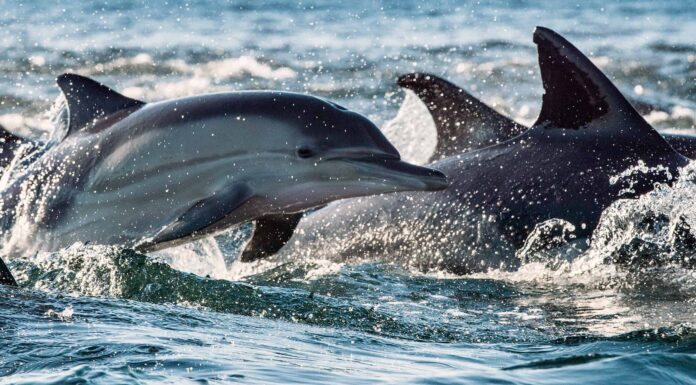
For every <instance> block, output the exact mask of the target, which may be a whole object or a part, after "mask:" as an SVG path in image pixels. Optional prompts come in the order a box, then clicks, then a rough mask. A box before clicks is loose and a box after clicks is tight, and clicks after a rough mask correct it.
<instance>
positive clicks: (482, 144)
mask: <svg viewBox="0 0 696 385" xmlns="http://www.w3.org/2000/svg"><path fill="white" fill-rule="evenodd" d="M534 42H535V43H536V45H537V48H538V55H539V66H540V70H541V78H542V82H543V87H544V96H543V100H542V107H541V112H540V114H539V117H538V119H537V121H536V123H535V124H534V125H533V126H532V127H531V128H529V129H525V128H524V127H522V126H520V125H517V124H516V123H514V122H512V123H511V124H510V125H509V126H506V127H504V129H503V130H501V129H499V128H498V127H497V126H495V125H496V124H498V123H497V117H496V116H495V113H490V112H486V113H484V114H482V115H481V124H482V125H483V124H488V127H490V128H491V131H492V132H506V133H507V134H509V135H510V136H513V137H512V138H511V139H508V140H506V141H503V142H502V143H497V144H496V143H491V142H487V140H488V139H485V138H484V139H483V140H479V142H478V143H479V144H478V145H477V147H478V148H479V149H477V150H473V151H469V152H463V153H458V154H456V155H450V156H448V157H445V158H444V159H442V160H439V161H437V162H435V163H431V164H430V166H431V167H433V168H436V169H438V170H440V171H442V172H444V173H445V174H446V175H447V177H448V179H449V180H450V186H449V187H448V188H447V189H445V190H443V191H440V192H435V193H430V194H424V193H418V192H410V193H399V194H393V195H389V196H377V197H365V198H356V199H349V200H344V201H341V202H337V203H333V204H331V205H329V206H328V207H326V208H324V209H320V210H318V211H315V212H313V213H311V214H309V215H306V216H305V218H303V219H302V220H301V221H299V225H298V227H297V229H296V231H295V233H294V234H295V235H294V236H293V238H291V239H290V242H289V243H288V244H287V245H286V246H285V250H281V252H283V253H284V254H289V255H291V256H292V255H295V254H296V252H299V253H300V254H302V250H306V249H308V248H310V247H311V246H312V245H313V244H314V245H316V244H321V245H325V246H324V247H319V250H318V251H314V252H313V254H317V253H321V252H322V251H326V250H328V253H331V254H336V255H338V256H339V257H349V256H356V255H357V256H360V255H362V254H364V252H365V251H366V250H367V251H369V252H370V253H371V254H372V255H374V253H379V255H374V256H375V257H380V256H381V257H385V258H394V256H397V258H401V259H411V258H414V259H416V260H415V261H414V262H415V263H416V264H417V266H418V267H421V268H425V269H427V268H445V269H448V270H450V271H453V272H456V273H468V272H475V271H483V270H486V269H488V268H491V267H505V268H514V267H515V266H516V265H517V264H518V263H519V261H517V260H516V259H515V258H514V253H512V252H509V251H510V250H508V252H502V253H501V252H499V250H496V249H495V247H493V246H490V247H491V248H492V249H493V250H490V252H488V251H487V250H486V248H487V247H489V245H490V244H494V243H496V240H495V239H491V237H492V236H498V237H500V236H502V239H505V240H507V241H508V243H509V244H510V245H511V246H512V247H514V248H519V247H521V246H522V245H523V243H524V241H525V240H526V239H527V236H528V235H529V234H530V232H531V231H532V230H533V229H534V227H535V225H537V224H539V223H540V222H543V221H546V220H549V219H553V218H559V219H562V220H565V221H567V222H569V223H570V224H572V225H573V226H574V227H575V234H576V236H577V237H579V238H586V237H588V236H589V235H590V234H591V233H592V231H593V229H594V228H595V226H596V225H597V223H598V221H599V217H600V215H601V213H602V211H603V210H604V209H605V208H607V207H608V206H609V205H610V204H611V203H613V202H614V201H616V200H617V199H621V198H629V199H630V198H634V197H637V196H639V195H642V194H644V193H646V192H648V191H650V190H652V189H653V188H654V185H655V184H657V183H670V182H671V181H673V180H674V178H676V177H678V174H679V169H680V167H683V166H685V165H686V164H687V163H688V160H687V159H686V158H685V157H684V156H682V155H680V154H679V153H677V152H675V151H674V150H673V149H672V147H670V145H669V144H668V143H667V142H666V141H665V139H663V138H662V137H661V136H660V134H659V133H658V132H657V131H656V130H655V129H654V128H653V127H651V126H650V125H649V124H648V123H647V122H646V121H645V120H644V119H643V118H642V117H641V116H640V114H638V113H637V112H636V110H635V109H634V108H633V107H632V106H631V104H630V103H629V102H628V101H627V100H626V99H625V98H624V96H623V95H622V94H621V93H620V92H619V90H618V89H617V88H616V87H615V86H614V85H613V84H612V82H611V81H610V80H609V79H608V78H607V77H606V76H605V75H604V74H603V73H602V72H601V71H600V70H599V69H598V68H597V67H596V66H595V65H594V64H592V62H591V61H590V60H589V59H588V58H587V57H585V56H584V55H583V54H582V53H581V52H580V51H579V50H578V49H577V48H575V47H574V46H573V45H572V44H571V43H570V42H568V41H567V40H565V39H564V38H563V37H561V36H560V35H558V34H556V33H555V32H553V31H551V30H549V29H546V28H543V27H537V29H536V30H535V32H534ZM476 107H477V108H479V109H480V107H481V106H476ZM464 144H466V143H464ZM441 151H442V152H447V151H452V148H449V149H447V148H443V149H441ZM489 225H490V226H489ZM491 228H492V229H493V230H495V232H494V233H493V234H490V233H487V232H488V231H489V230H491ZM371 229H376V231H371ZM476 240H483V243H482V244H480V246H481V247H474V246H473V245H472V243H474V242H476ZM291 245H292V246H291ZM294 245H299V247H300V248H301V250H299V251H298V250H294V249H293V247H294ZM245 251H246V252H249V253H250V254H251V251H250V250H245ZM398 256H400V257H398Z"/></svg>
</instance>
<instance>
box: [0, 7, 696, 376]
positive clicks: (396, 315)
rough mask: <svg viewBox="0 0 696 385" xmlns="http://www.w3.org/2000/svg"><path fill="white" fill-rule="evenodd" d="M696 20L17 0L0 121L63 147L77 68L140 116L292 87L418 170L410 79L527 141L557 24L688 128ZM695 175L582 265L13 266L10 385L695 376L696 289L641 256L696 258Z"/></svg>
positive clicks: (1, 17) (544, 252)
mask: <svg viewBox="0 0 696 385" xmlns="http://www.w3.org/2000/svg"><path fill="white" fill-rule="evenodd" d="M695 9H696V8H695V7H693V6H692V5H690V4H687V3H686V2H682V1H667V2H662V3H660V4H654V3H653V2H647V1H646V2H634V3H622V2H620V3H614V2H607V1H596V2H589V3H588V2H583V4H582V6H576V5H575V4H572V5H566V4H564V3H563V2H557V3H552V4H548V3H547V2H541V1H539V2H536V1H531V2H523V1H510V2H495V3H492V4H488V3H486V4H478V3H476V2H471V3H464V4H462V3H460V2H432V4H427V5H426V4H420V2H415V1H414V2H398V3H396V2H394V3H392V2H382V3H381V4H377V3H373V2H367V1H366V2H329V1H316V2H304V1H303V2H292V3H290V2H281V1H276V2H268V3H265V4H260V3H258V4H257V3H250V4H247V3H246V2H241V1H240V2H232V3H221V2H220V3H210V2H197V1H188V2H184V1H169V2H168V3H167V4H164V3H160V4H156V5H155V4H151V2H147V3H141V2H125V3H124V4H116V2H108V3H95V4H78V2H59V3H55V2H54V3H53V4H52V5H50V6H41V7H39V6H36V5H33V3H31V2H26V3H19V2H2V3H0V25H1V26H2V28H0V47H1V48H2V52H3V57H2V58H1V60H0V86H1V87H0V124H2V125H4V126H6V127H8V128H10V129H12V130H15V131H17V132H21V133H23V134H25V135H32V136H33V137H36V138H42V139H43V140H48V138H50V137H51V133H50V132H49V131H47V130H49V129H50V127H51V124H50V122H49V115H47V114H46V112H47V111H48V110H49V109H50V107H51V105H52V104H53V102H54V100H55V98H56V96H57V95H58V90H57V88H56V87H55V85H54V80H53V79H54V78H55V76H56V75H58V74H60V73H62V72H66V71H76V72H78V73H81V74H85V75H89V76H92V77H95V78H97V79H99V80H101V81H103V82H104V83H106V84H109V85H112V86H114V87H115V88H116V89H119V90H121V91H123V92H124V93H125V94H126V95H128V96H132V97H136V98H141V99H144V100H146V101H153V100H161V99H166V98H172V97H178V96H184V95H190V94H196V93H204V92H213V91H220V90H240V89H267V88H273V89H285V90H291V91H300V92H310V93H313V94H318V95H321V96H325V97H327V98H330V99H332V100H334V101H337V102H339V103H340V104H342V105H346V106H347V107H349V108H352V109H355V110H357V111H360V112H363V113H365V114H367V115H368V116H369V117H370V118H372V119H373V120H375V121H376V122H377V123H379V124H380V125H381V126H382V127H383V128H384V129H385V131H386V132H387V133H388V135H389V136H390V137H391V138H392V139H393V140H394V142H395V143H396V144H397V146H398V147H399V149H400V150H401V151H402V154H403V155H404V156H405V157H406V158H407V159H410V160H412V161H414V162H424V161H425V160H426V159H427V158H428V156H429V154H430V151H432V149H433V148H434V146H435V133H434V127H433V126H432V122H430V121H429V120H428V115H427V111H426V110H425V109H424V108H423V106H419V105H418V104H417V103H416V101H415V100H413V98H412V97H410V98H409V97H407V98H406V101H405V102H404V93H403V92H402V91H400V90H399V89H398V88H397V87H396V86H395V85H394V82H395V79H396V77H397V76H398V75H400V74H402V73H405V72H409V71H414V70H420V71H428V72H432V73H435V74H438V75H442V76H444V77H446V78H449V79H451V80H452V81H454V82H456V83H458V84H461V85H462V86H465V87H466V88H467V89H468V90H470V91H472V92H473V93H474V94H475V95H477V96H479V97H480V98H482V99H483V100H484V101H486V102H487V103H489V104H491V105H493V106H495V108H496V109H498V110H499V111H501V112H504V113H506V114H508V115H510V116H512V117H514V118H515V119H516V120H518V121H520V122H522V123H525V124H529V123H531V122H533V121H534V118H535V116H536V114H537V113H538V111H539V106H540V100H541V94H542V88H541V82H540V79H539V75H538V68H537V65H536V52H535V49H534V46H533V45H532V42H531V32H532V30H533V28H534V26H535V25H537V24H542V25H545V26H547V27H551V28H553V29H555V30H557V31H559V32H560V33H562V34H564V35H565V36H566V37H567V38H568V39H569V40H571V41H572V42H574V43H575V44H576V45H577V46H578V47H580V48H581V49H582V50H583V51H584V52H586V53H588V54H589V55H590V56H591V57H592V59H593V60H594V61H595V63H596V64H598V65H599V66H600V68H602V69H603V70H604V71H605V72H606V73H607V74H608V75H609V76H610V77H611V78H612V79H613V80H614V81H615V82H616V84H617V85H618V86H619V87H620V88H621V90H622V91H624V92H625V93H626V94H627V95H628V96H629V97H631V99H632V100H634V101H637V102H640V103H641V104H645V105H651V106H652V110H651V111H648V110H646V111H644V112H645V115H646V118H647V119H648V120H649V121H650V122H651V123H653V124H654V125H655V126H657V127H659V128H662V129H670V130H673V131H676V132H685V131H690V130H693V129H694V122H695V121H696V114H695V113H694V111H695V110H696V80H695V78H696V42H695V41H694V36H696V25H695V24H694V22H693V20H696V10H695ZM404 104H405V105H404ZM395 116H396V117H397V118H396V119H394V120H393V118H394V117H395ZM684 175H685V177H684V178H683V180H681V181H680V182H678V183H676V184H675V185H673V186H671V187H663V188H660V189H658V190H657V191H655V192H654V193H651V194H649V195H647V196H644V197H642V198H640V199H638V200H635V201H626V202H619V203H617V204H616V205H615V206H612V207H611V208H610V209H608V210H607V211H606V212H605V216H604V218H603V219H602V222H601V224H600V226H599V228H598V229H597V230H596V231H595V234H594V235H593V239H592V245H591V247H590V248H589V250H586V251H584V252H581V253H580V252H577V251H576V249H575V248H574V245H572V244H566V243H563V242H561V244H560V245H554V247H552V248H549V247H546V245H544V244H542V245H537V244H536V242H537V238H534V237H535V236H536V235H533V236H532V238H531V239H530V240H529V242H528V244H527V247H526V248H525V250H524V251H523V252H520V253H518V254H519V255H518V256H517V257H519V258H521V259H522V260H523V261H524V263H523V265H522V267H521V268H520V269H519V271H516V272H500V271H491V272H489V273H486V274H477V275H474V276H467V277H456V276H452V275H449V274H446V273H443V272H438V271H429V272H423V271H421V270H418V269H414V268H412V267H410V266H409V265H405V264H400V263H398V261H399V260H408V259H410V258H411V257H413V256H394V257H395V258H393V259H392V260H393V261H395V262H394V263H385V262H382V261H378V260H373V259H371V256H370V255H363V256H360V258H359V259H360V260H361V262H360V263H346V262H340V263H339V262H336V261H334V260H333V259H332V258H331V255H326V250H332V248H331V247H323V246H322V245H316V244H313V245H309V244H308V245H299V247H301V248H305V249H306V250H311V251H312V252H310V253H307V254H309V255H306V256H305V258H304V259H302V260H290V261H284V262H259V263H255V264H242V263H239V262H235V261H234V258H235V256H236V255H237V252H238V250H239V246H240V242H242V241H243V239H244V237H245V236H246V235H248V228H245V229H242V230H241V231H238V232H232V233H229V234H225V235H223V236H220V237H218V238H217V240H216V241H212V240H209V241H206V242H200V243H196V244H193V245H189V246H187V247H183V248H177V249H175V250H171V251H167V252H162V253H158V254H157V255H154V256H150V257H146V256H142V255H138V254H135V253H133V252H131V251H127V250H126V251H124V250H118V249H114V248H107V247H102V246H98V245H95V246H80V245H76V246H74V247H72V248H70V249H68V250H64V251H61V252H58V253H52V254H41V255H38V256H36V257H35V258H31V259H28V260H14V261H12V262H11V263H10V265H11V267H12V269H13V270H14V271H15V272H16V274H17V278H18V280H19V281H20V284H21V286H22V288H21V289H10V288H2V287H0V383H2V384H5V383H7V384H46V383H56V384H58V383H97V384H121V383H171V384H180V383H236V382H240V383H259V384H266V383H283V384H285V383H316V384H326V383H346V384H357V383H366V384H367V383H370V384H371V383H378V382H383V383H399V384H401V383H429V384H452V383H596V384H604V383H630V384H636V383H694V382H696V380H695V378H696V355H695V354H696V324H695V323H694V320H695V319H696V272H695V271H694V270H692V269H688V268H684V267H680V266H673V265H670V264H669V263H667V266H666V267H656V266H650V265H649V264H648V265H646V264H644V263H640V262H636V263H632V261H634V260H636V261H645V260H646V255H647V256H649V257H650V258H652V259H660V260H663V261H666V262H669V261H670V260H672V259H674V258H679V259H681V260H683V259H684V258H694V257H695V256H696V252H695V250H694V249H693V248H694V243H690V242H689V241H688V239H687V240H684V239H683V234H684V232H683V231H682V230H683V229H684V228H685V227H686V228H694V226H696V210H694V209H693V207H694V204H695V203H696V201H695V200H696V198H694V197H696V185H694V183H693V180H696V176H695V175H696V171H694V170H693V169H691V167H690V168H689V169H688V170H685V172H684ZM549 225H554V226H555V225H559V224H558V223H551V224H549ZM560 225H562V224H560ZM491 242H496V240H495V239H491ZM540 242H541V241H540ZM542 243H543V242H542ZM328 246H332V245H328ZM333 246H335V245H333ZM313 250H317V252H314V251H313ZM570 255H572V257H573V258H568V256H570ZM618 262H621V263H618Z"/></svg>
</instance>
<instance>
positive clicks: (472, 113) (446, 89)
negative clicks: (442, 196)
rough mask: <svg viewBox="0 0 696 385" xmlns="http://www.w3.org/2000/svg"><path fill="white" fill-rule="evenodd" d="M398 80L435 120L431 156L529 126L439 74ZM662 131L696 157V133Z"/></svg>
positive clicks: (498, 139) (468, 147) (464, 148)
mask: <svg viewBox="0 0 696 385" xmlns="http://www.w3.org/2000/svg"><path fill="white" fill-rule="evenodd" d="M397 84H398V85H399V86H401V87H403V88H407V89H410V90H412V91H413V92H415V94H416V95H417V96H418V97H419V98H420V100H421V101H422V102H423V103H424V104H425V105H426V107H428V110H429V111H430V114H431V116H432V118H433V121H434V122H435V126H436V128H437V136H438V143H437V147H436V149H435V151H434V152H433V155H432V157H431V160H438V159H442V158H445V157H448V156H451V155H456V154H458V153H460V152H464V151H470V150H475V149H478V148H483V147H486V146H490V145H493V144H497V143H500V142H504V141H506V140H508V139H511V138H513V137H515V136H517V135H519V134H520V133H522V132H523V131H525V130H527V129H528V128H529V127H525V126H523V125H521V124H520V123H517V122H515V121H514V120H512V119H511V118H509V117H507V116H504V115H502V114H500V113H499V112H497V111H495V110H494V109H493V108H491V107H490V106H488V105H486V104H485V103H483V102H482V101H480V100H479V99H477V98H476V97H474V96H473V95H471V94H470V93H468V92H467V91H466V90H464V89H463V88H461V87H459V86H457V85H455V84H452V83H450V82H449V81H447V80H445V79H442V78H440V77H438V76H436V75H433V74H428V73H409V74H406V75H402V76H400V77H399V79H398V80H397ZM661 134H662V136H663V137H664V138H665V140H666V141H667V143H669V144H670V145H671V146H672V148H674V149H675V150H676V151H677V152H678V153H680V154H682V155H684V156H686V157H688V158H690V159H694V158H696V136H694V135H686V134H672V133H661Z"/></svg>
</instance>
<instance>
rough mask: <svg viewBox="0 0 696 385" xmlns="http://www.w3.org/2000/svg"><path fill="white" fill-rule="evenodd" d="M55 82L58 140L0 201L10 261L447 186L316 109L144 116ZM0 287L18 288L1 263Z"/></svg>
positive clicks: (228, 99)
mask: <svg viewBox="0 0 696 385" xmlns="http://www.w3.org/2000/svg"><path fill="white" fill-rule="evenodd" d="M57 83H58V86H59V87H60V89H61V90H62V91H63V94H64V96H65V99H66V101H67V120H68V126H67V134H66V136H65V138H64V139H63V140H62V141H60V142H59V143H57V144H55V145H53V146H52V147H51V148H49V149H47V150H45V152H44V153H43V154H42V155H41V156H40V157H39V158H38V159H37V160H35V161H34V162H33V163H32V164H31V165H30V166H29V167H28V169H27V170H26V171H25V172H24V173H22V174H21V175H19V176H17V177H16V178H15V179H14V180H13V181H12V182H11V183H10V184H9V186H8V187H6V188H5V189H4V191H2V192H1V194H2V195H1V196H2V217H1V218H0V224H1V225H2V230H3V233H4V235H5V236H6V237H8V238H9V239H8V240H5V242H4V247H5V249H6V250H5V253H7V254H10V255H16V254H26V252H27V250H29V251H30V252H32V253H33V252H36V251H51V250H56V249H60V248H63V247H66V246H69V245H71V244H73V243H74V242H93V243H97V244H105V245H118V246H123V247H129V248H135V249H136V250H140V251H143V252H148V251H153V250H158V249H161V248H164V247H169V246H174V245H178V244H181V243H184V242H189V241H191V240H195V239H198V238H201V237H205V236H209V235H213V234H216V233H218V232H220V231H222V230H225V229H227V228H229V227H231V226H234V225H237V224H240V223H243V222H247V221H251V220H254V219H263V218H267V217H269V216H270V217H272V216H274V215H281V216H282V215H285V214H287V213H293V212H297V211H302V210H306V209H309V208H312V207H316V206H320V205H323V204H326V203H327V202H329V201H332V200H336V199H341V198H348V197H356V196H362V195H370V194H380V193H388V192H398V191H405V190H438V189H442V188H444V187H446V186H447V181H446V179H445V176H444V175H443V174H442V173H441V172H439V171H435V170H431V169H428V168H425V167H420V166H414V165H411V164H408V163H405V162H403V161H401V160H400V156H399V153H398V152H397V150H396V149H395V148H394V147H393V146H392V145H391V144H390V143H389V141H387V139H386V138H385V137H384V136H383V135H382V133H381V132H380V130H379V129H378V128H377V127H376V126H375V125H374V124H373V123H372V122H370V121H369V120H368V119H367V118H365V117H363V116H362V115H359V114H357V113H355V112H352V111H349V110H346V109H345V108H343V107H341V106H339V105H337V104H334V103H331V102H328V101H325V100H323V99H320V98H316V97H313V96H308V95H302V94H294V93H287V92H274V91H259V92H227V93H217V94H208V95H200V96H193V97H188V98H182V99H174V100H166V101H163V102H157V103H147V104H146V103H144V102H141V101H138V100H134V99H130V98H127V97H125V96H123V95H121V94H119V93H117V92H115V91H113V90H111V89H109V88H107V87H106V86H104V85H102V84H99V83H97V82H95V81H93V80H91V79H88V78H85V77H82V76H78V75H74V74H65V75H61V76H60V77H58V80H57ZM6 143H7V144H8V148H10V146H9V144H10V141H8V142H6ZM13 228H19V229H21V230H20V231H11V230H12V229H13ZM15 237H20V238H19V239H15ZM8 248H12V249H10V250H9V251H8V250H7V249H8ZM0 277H4V278H3V281H4V282H10V283H12V282H13V281H14V280H13V279H12V277H11V275H10V274H9V271H8V269H7V267H6V266H5V265H4V264H1V265H0Z"/></svg>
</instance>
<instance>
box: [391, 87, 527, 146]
mask: <svg viewBox="0 0 696 385" xmlns="http://www.w3.org/2000/svg"><path fill="white" fill-rule="evenodd" d="M397 84H398V85H399V86H400V87H403V88H407V89H410V90H412V91H413V92H415V93H416V95H417V96H418V97H419V98H420V99H421V101H423V103H425V105H426V106H427V107H428V110H429V111H430V114H431V115H432V117H433V120H434V121H435V126H436V127H437V148H436V149H435V154H433V158H434V159H440V158H444V157H448V156H452V155H456V154H459V153H461V152H463V151H467V150H475V149H478V148H483V147H487V146H490V145H493V144H496V143H499V142H503V141H506V140H508V139H510V138H512V137H514V136H515V135H517V134H519V133H520V132H522V131H524V130H526V127H524V126H522V125H520V124H518V123H516V122H515V121H513V120H512V119H510V118H508V117H506V116H503V115H501V114H500V113H498V112H497V111H495V110H494V109H492V108H491V107H489V106H487V105H486V104H484V103H483V102H481V101H480V100H478V99H477V98H475V97H474V96H472V95H471V94H469V93H468V92H466V91H465V90H464V89H462V88H460V87H458V86H456V85H455V84H452V83H450V82H448V81H447V80H445V79H442V78H440V77H438V76H435V75H432V74H427V73H409V74H406V75H402V76H400V77H399V79H398V80H397Z"/></svg>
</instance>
